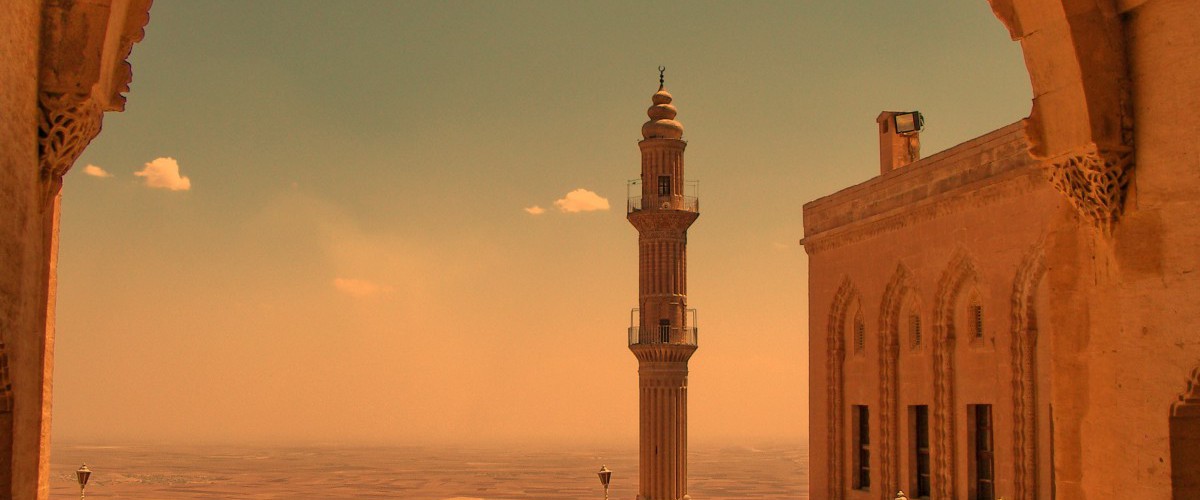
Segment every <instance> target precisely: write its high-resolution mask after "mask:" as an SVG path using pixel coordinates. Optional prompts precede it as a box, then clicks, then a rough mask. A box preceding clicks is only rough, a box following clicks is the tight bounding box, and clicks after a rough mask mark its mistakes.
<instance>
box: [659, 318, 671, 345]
mask: <svg viewBox="0 0 1200 500" xmlns="http://www.w3.org/2000/svg"><path fill="white" fill-rule="evenodd" d="M658 341H659V342H662V343H667V342H670V341H671V320H669V319H660V320H658Z"/></svg>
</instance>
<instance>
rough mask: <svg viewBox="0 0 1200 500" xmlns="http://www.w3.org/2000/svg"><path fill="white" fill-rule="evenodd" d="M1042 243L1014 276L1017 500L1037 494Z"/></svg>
mask: <svg viewBox="0 0 1200 500" xmlns="http://www.w3.org/2000/svg"><path fill="white" fill-rule="evenodd" d="M1044 260H1045V258H1044V256H1043V252H1042V249H1041V247H1038V248H1035V249H1034V250H1033V251H1032V252H1030V254H1029V255H1028V256H1027V257H1026V258H1025V259H1024V261H1022V263H1021V267H1020V268H1019V269H1018V270H1017V275H1016V278H1015V279H1014V280H1013V294H1012V308H1013V310H1012V335H1013V342H1012V367H1013V380H1012V383H1013V483H1014V491H1013V495H1014V497H1013V498H1014V499H1015V500H1034V499H1036V498H1037V497H1038V483H1039V481H1040V480H1041V478H1039V477H1038V432H1039V429H1038V401H1039V400H1038V391H1037V382H1038V372H1037V364H1038V363H1037V352H1038V319H1037V290H1038V286H1039V285H1040V284H1041V282H1042V277H1043V276H1045V274H1046V264H1045V261H1044Z"/></svg>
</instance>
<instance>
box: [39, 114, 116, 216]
mask: <svg viewBox="0 0 1200 500" xmlns="http://www.w3.org/2000/svg"><path fill="white" fill-rule="evenodd" d="M103 118H104V111H103V109H102V108H101V106H100V104H99V103H97V102H96V101H95V100H93V99H90V98H89V97H88V96H86V95H79V94H64V93H56V92H40V93H39V94H38V162H39V167H40V169H41V181H42V187H43V190H44V191H43V193H42V209H43V210H45V208H46V207H47V206H49V204H50V203H51V202H52V200H53V199H54V196H55V195H57V194H58V191H59V189H61V188H62V178H63V175H66V173H67V171H68V170H70V169H71V165H74V164H75V160H77V159H79V155H80V154H82V153H83V149H84V148H86V147H87V145H88V144H89V143H91V142H92V139H95V138H96V135H98V134H99V133H100V123H101V120H103Z"/></svg>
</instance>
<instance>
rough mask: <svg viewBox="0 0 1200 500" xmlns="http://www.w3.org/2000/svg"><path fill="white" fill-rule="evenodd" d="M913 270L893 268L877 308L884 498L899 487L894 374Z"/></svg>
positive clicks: (880, 442) (881, 464) (896, 397)
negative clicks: (906, 297)
mask: <svg viewBox="0 0 1200 500" xmlns="http://www.w3.org/2000/svg"><path fill="white" fill-rule="evenodd" d="M911 276H912V273H910V272H909V271H908V269H907V268H905V267H904V265H903V264H902V265H900V266H898V267H897V268H896V272H895V273H894V274H892V279H891V281H890V282H888V285H887V288H886V289H885V290H884V292H883V303H882V304H881V306H880V308H879V338H880V342H879V345H880V349H879V365H880V366H881V367H883V369H882V370H880V372H879V388H880V397H879V421H880V429H879V444H880V447H881V448H882V455H881V456H880V474H881V475H882V479H883V488H881V489H880V493H881V495H882V496H881V497H880V498H882V499H883V500H892V498H893V497H892V496H890V495H888V492H889V491H896V490H898V489H900V471H899V469H900V446H899V444H898V442H899V437H900V416H899V411H898V409H897V401H898V399H899V383H900V379H899V376H898V375H897V372H898V370H899V368H898V367H899V364H900V324H901V321H900V311H901V309H903V307H902V306H903V304H904V296H905V295H906V294H907V293H908V291H909V280H910V279H911Z"/></svg>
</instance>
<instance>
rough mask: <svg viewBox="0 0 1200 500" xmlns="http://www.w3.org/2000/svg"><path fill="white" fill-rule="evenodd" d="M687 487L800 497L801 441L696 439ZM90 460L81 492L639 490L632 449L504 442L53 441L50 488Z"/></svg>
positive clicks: (697, 494) (577, 493)
mask: <svg viewBox="0 0 1200 500" xmlns="http://www.w3.org/2000/svg"><path fill="white" fill-rule="evenodd" d="M689 452H690V453H689V462H690V463H689V467H688V471H689V476H690V477H689V488H688V493H689V494H690V495H692V496H693V497H694V498H696V499H697V500H715V499H762V500H782V499H789V500H794V499H797V498H800V499H807V498H808V451H807V449H806V448H805V446H804V445H803V444H787V443H779V444H773V445H768V446H758V447H748V446H729V447H721V446H693V447H692V449H691V450H689ZM82 463H86V464H88V468H89V469H91V470H92V471H93V476H92V480H91V481H89V483H88V487H87V498H89V499H92V498H97V499H98V498H126V499H143V500H172V499H196V498H207V499H293V498H294V499H306V500H309V499H352V498H397V499H413V500H426V499H429V500H468V499H469V500H474V499H482V500H493V499H516V498H528V499H546V500H550V499H556V500H562V499H579V498H597V499H599V498H603V489H602V488H601V486H600V481H599V480H598V478H597V477H596V471H597V470H599V468H600V466H601V465H607V466H608V467H609V468H610V469H612V470H613V480H612V488H611V491H610V497H611V498H613V499H626V500H629V499H633V498H634V497H636V496H637V490H636V485H637V477H636V474H637V451H636V450H635V449H633V448H629V449H579V450H573V451H549V450H542V451H523V450H519V449H503V448H482V447H481V448H435V447H271V448H254V447H248V446H242V447H239V446H192V447H180V446H145V445H140V446H84V445H71V444H62V445H56V446H55V449H54V454H53V455H52V464H51V475H52V480H51V496H52V498H74V495H78V494H79V488H78V486H77V485H76V484H75V478H74V473H73V471H74V470H75V469H77V468H78V467H79V465H80V464H82Z"/></svg>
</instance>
